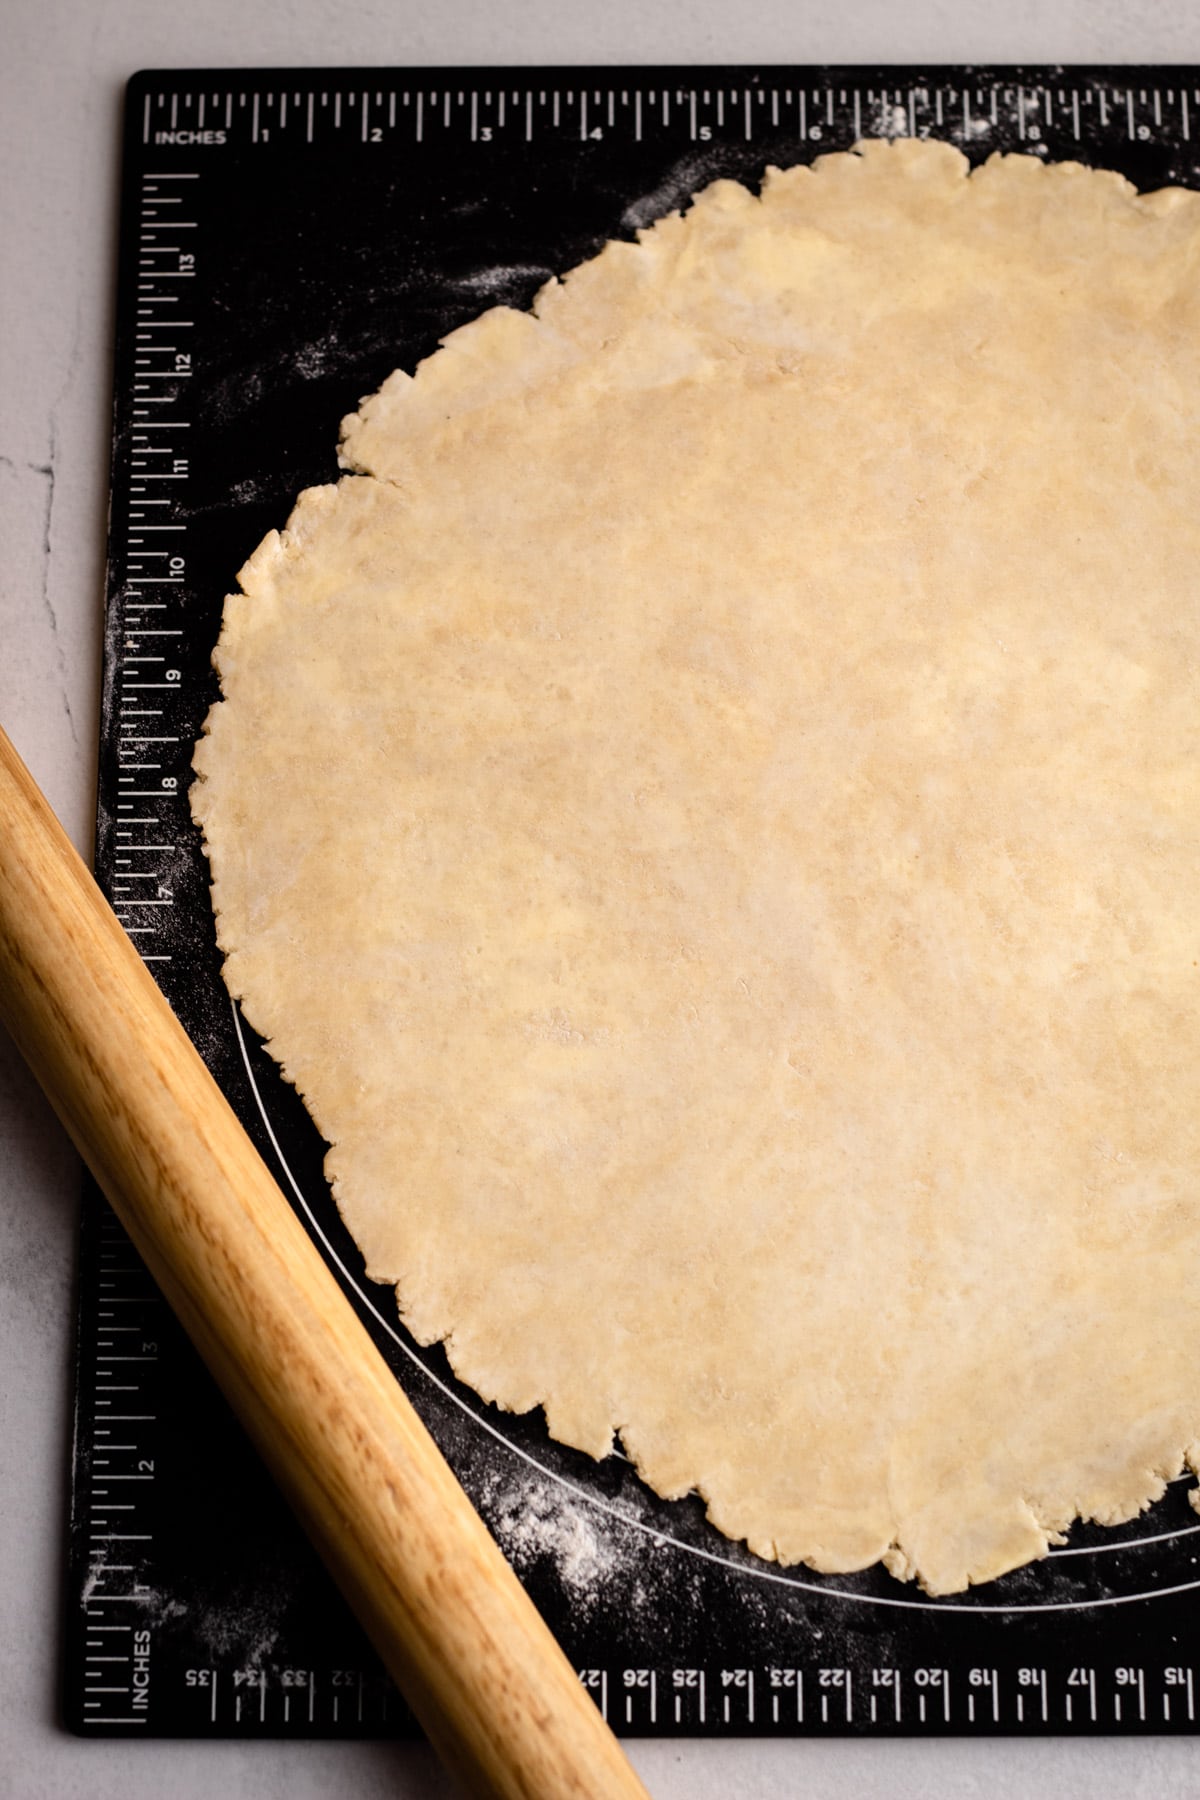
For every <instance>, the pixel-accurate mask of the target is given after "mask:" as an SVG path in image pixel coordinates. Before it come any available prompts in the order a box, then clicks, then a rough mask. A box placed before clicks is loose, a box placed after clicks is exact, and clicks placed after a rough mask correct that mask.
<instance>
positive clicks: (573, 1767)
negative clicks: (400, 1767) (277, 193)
mask: <svg viewBox="0 0 1200 1800" xmlns="http://www.w3.org/2000/svg"><path fill="white" fill-rule="evenodd" d="M0 1015H2V1016H3V1019H4V1022H5V1023H6V1024H7V1026H8V1028H9V1030H10V1031H11V1033H12V1035H13V1037H14V1039H15V1040H16V1042H17V1044H18V1046H19V1047H20V1049H21V1050H22V1052H23V1053H24V1055H25V1057H26V1058H27V1060H28V1062H29V1064H30V1066H31V1068H32V1069H33V1071H34V1073H35V1074H36V1076H37V1078H38V1080H39V1081H40V1082H41V1084H42V1086H43V1087H44V1088H45V1090H46V1092H47V1094H48V1095H49V1097H50V1099H51V1101H52V1102H53V1104H54V1106H55V1109H56V1110H57V1112H58V1114H59V1116H60V1117H61V1119H62V1121H63V1123H64V1124H65V1125H66V1127H67V1130H68V1131H69V1132H70V1133H71V1136H72V1137H73V1138H74V1140H75V1143H76V1145H77V1146H78V1148H79V1150H80V1152H81V1153H82V1155H83V1157H84V1159H85V1160H86V1162H87V1163H88V1164H89V1166H90V1168H91V1169H92V1172H93V1173H94V1175H95V1176H96V1178H97V1180H98V1181H99V1183H100V1186H101V1187H102V1188H103V1190H104V1192H105V1194H106V1195H107V1196H108V1198H109V1200H110V1202H111V1203H112V1206H113V1207H114V1209H115V1211H116V1212H117V1214H118V1216H119V1217H120V1219H121V1222H122V1224H123V1225H124V1226H125V1229H126V1230H127V1231H128V1233H129V1235H130V1237H131V1238H132V1239H133V1242H134V1244H135V1245H136V1246H137V1249H138V1251H139V1252H140V1254H141V1255H142V1257H143V1258H144V1259H145V1261H146V1263H147V1265H148V1266H149V1268H150V1271H151V1273H152V1274H153V1276H154V1278H155V1280H156V1281H157V1282H158V1284H159V1286H160V1287H161V1288H162V1290H163V1293H164V1294H165V1296H166V1298H167V1300H168V1301H169V1303H170V1304H171V1306H172V1307H173V1308H174V1310H175V1312H176V1313H177V1314H178V1316H179V1318H180V1319H181V1320H182V1321H183V1324H184V1326H185V1327H186V1329H187V1331H188V1332H189V1334H190V1336H191V1337H192V1339H193V1341H194V1342H195V1344H196V1345H197V1347H198V1349H199V1350H200V1352H201V1354H202V1355H203V1357H204V1358H205V1361H206V1362H207V1363H208V1365H209V1367H210V1369H212V1371H213V1373H214V1374H215V1376H216V1378H217V1380H218V1381H219V1382H220V1384H221V1386H222V1388H223V1389H224V1391H225V1394H226V1396H227V1397H228V1399H229V1400H230V1401H231V1402H232V1404H233V1407H234V1409H235V1411H236V1412H237V1413H238V1415H239V1417H240V1418H241V1420H242V1422H243V1424H244V1425H245V1426H246V1427H247V1428H248V1430H249V1432H250V1435H251V1436H252V1438H253V1439H254V1441H255V1443H256V1444H257V1446H258V1449H259V1450H260V1451H261V1453H262V1455H263V1456H264V1458H265V1459H266V1461H267V1463H268V1465H269V1466H270V1468H271V1469H272V1471H273V1473H274V1474H275V1477H276V1479H277V1480H278V1482H279V1485H280V1487H281V1488H282V1489H283V1491H284V1492H285V1494H286V1495H287V1497H288V1499H289V1500H290V1502H291V1504H292V1506H293V1507H294V1508H295V1510H296V1512H297V1513H298V1515H299V1517H300V1519H301V1521H302V1522H303V1524H304V1525H305V1527H306V1529H307V1530H308V1532H309V1534H310V1536H311V1537H312V1539H313V1541H314V1543H315V1544H316V1546H317V1548H318V1549H319V1551H320V1552H321V1554H322V1556H323V1557H324V1559H325V1561H326V1563H327V1565H328V1567H329V1568H330V1570H331V1571H332V1573H333V1575H334V1576H335V1578H336V1580H337V1581H338V1583H339V1585H340V1586H341V1588H342V1590H343V1592H344V1593H345V1594H346V1596H347V1598H348V1599H349V1601H350V1603H351V1605H352V1606H353V1607H354V1609H355V1611H356V1612H357V1614H358V1616H359V1618H360V1620H361V1621H362V1623H363V1625H364V1626H365V1627H366V1630H367V1632H368V1634H369V1635H370V1637H371V1639H372V1641H373V1643H374V1644H375V1647H376V1649H377V1650H378V1651H379V1654H380V1655H381V1657H382V1658H383V1661H384V1663H385V1664H386V1666H387V1668H388V1670H389V1672H390V1673H391V1674H392V1676H393V1677H394V1679H395V1680H396V1682H397V1683H398V1684H399V1686H400V1687H401V1689H402V1690H403V1692H404V1694H405V1695H406V1697H407V1699H408V1700H409V1702H410V1704H411V1705H412V1707H413V1710H414V1711H415V1712H416V1714H417V1717H418V1718H419V1719H420V1721H421V1723H422V1725H423V1726H424V1728H425V1730H426V1731H427V1733H428V1735H429V1737H430V1738H431V1740H432V1741H433V1743H434V1745H435V1746H436V1747H437V1748H438V1750H439V1751H440V1752H441V1754H442V1755H443V1756H444V1757H445V1759H446V1761H447V1762H448V1763H449V1764H450V1765H451V1766H452V1767H453V1768H454V1769H455V1770H456V1771H457V1772H458V1773H459V1775H460V1776H461V1777H462V1779H463V1780H464V1781H465V1782H466V1784H467V1787H468V1788H469V1789H470V1791H472V1792H474V1793H476V1794H480V1795H489V1796H491V1795H495V1796H503V1800H510V1797H511V1800H518V1796H520V1797H521V1800H568V1797H574V1796H578V1797H579V1800H585V1797H586V1800H630V1797H631V1796H642V1797H643V1800H645V1789H644V1788H643V1787H642V1784H641V1783H640V1781H639V1780H638V1779H637V1777H636V1775H635V1774H634V1773H633V1770H632V1769H631V1767H630V1765H629V1764H628V1762H627V1761H626V1760H625V1757H624V1755H623V1754H622V1752H621V1750H620V1748H619V1746H618V1745H617V1742H616V1740H615V1738H613V1736H612V1734H611V1733H610V1732H609V1730H608V1727H607V1726H606V1725H605V1724H604V1722H603V1720H602V1719H601V1717H600V1714H599V1713H598V1712H597V1711H596V1708H595V1706H594V1705H593V1703H592V1701H591V1700H590V1698H589V1697H588V1695H587V1694H586V1692H585V1691H584V1689H583V1688H582V1687H581V1685H580V1683H579V1681H578V1680H577V1678H576V1676H575V1673H574V1671H573V1670H572V1668H571V1666H570V1664H569V1663H568V1662H567V1660H566V1658H565V1656H563V1654H562V1652H561V1651H560V1650H559V1648H558V1646H557V1644H556V1643H555V1642H554V1640H553V1638H552V1637H551V1636H550V1633H549V1632H548V1630H547V1629H546V1627H545V1626H544V1625H543V1623H542V1621H541V1619H540V1618H539V1616H538V1614H537V1612H536V1611H535V1609H534V1607H533V1605H532V1603H531V1602H530V1601H529V1599H528V1598H527V1596H526V1595H525V1593H524V1590H523V1589H522V1588H521V1586H520V1583H519V1582H518V1581H517V1579H516V1577H515V1576H514V1575H513V1573H512V1571H511V1570H510V1569H509V1567H508V1565H507V1563H506V1562H505V1560H504V1558H503V1556H502V1555H501V1554H500V1551H499V1550H498V1549H497V1547H496V1545H495V1544H494V1543H493V1542H492V1539H491V1538H490V1536H489V1535H488V1533H487V1531H486V1529H485V1527H484V1525H483V1523H482V1521H481V1520H480V1519H479V1517H478V1515H477V1514H476V1513H475V1511H474V1510H473V1508H472V1507H471V1505H470V1502H469V1501H468V1500H467V1497H466V1495H465V1494H464V1493H463V1491H462V1489H461V1488H460V1487H459V1485H458V1483H457V1481H456V1480H455V1478H454V1476H453V1474H452V1473H451V1470H450V1468H449V1466H448V1465H447V1464H446V1463H445V1462H444V1461H443V1459H442V1457H441V1454H440V1453H439V1451H438V1450H437V1448H436V1446H435V1445H434V1443H433V1440H432V1439H431V1438H430V1436H429V1435H428V1433H427V1432H426V1430H425V1427H424V1426H423V1425H422V1424H421V1422H420V1420H419V1419H418V1417H417V1415H416V1413H415V1412H414V1411H413V1409H412V1407H411V1406H410V1405H409V1403H408V1401H407V1400H406V1399H405V1397H404V1395H403V1393H402V1391H401V1389H400V1387H399V1385H398V1383H397V1381H396V1379H395V1377H394V1375H393V1374H392V1373H391V1371H390V1370H389V1369H388V1367H387V1365H386V1363H385V1362H384V1361H383V1359H382V1358H381V1357H380V1356H379V1355H378V1353H377V1352H376V1350H375V1347H374V1345H373V1344H372V1343H371V1341H370V1339H369V1338H368V1336H367V1334H366V1332H365V1331H364V1330H363V1328H362V1326H361V1325H360V1324H359V1322H358V1320H357V1318H356V1317H355V1315H354V1312H353V1310H352V1308H351V1307H350V1305H349V1303H348V1302H347V1301H346V1300H345V1298H344V1297H343V1295H342V1294H341V1292H340V1290H339V1288H338V1286H337V1284H336V1282H335V1281H334V1279H333V1276H332V1275H331V1274H330V1272H329V1270H328V1269H327V1268H326V1266H325V1264H324V1263H323V1262H322V1260H321V1258H320V1256H319V1255H318V1253H317V1251H316V1250H315V1249H314V1247H313V1245H312V1244H311V1243H310V1241H309V1239H308V1237H307V1235H306V1233H305V1232H304V1230H303V1228H302V1226H301V1225H300V1223H299V1221H298V1220H297V1218H296V1216H295V1214H294V1213H293V1212H292V1209H291V1207H290V1206H289V1205H288V1203H287V1201H286V1200H285V1199H284V1197H283V1195H282V1194H281V1192H280V1190H279V1188H278V1187H277V1186H276V1184H275V1181H274V1180H273V1178H272V1176H271V1175H270V1173H269V1171H268V1170H267V1168H266V1166H265V1164H264V1163H263V1162H262V1161H261V1159H260V1158H259V1156H258V1153H257V1151H256V1150H255V1149H254V1146H253V1145H252V1144H251V1142H250V1140H249V1138H248V1137H247V1136H246V1134H245V1132H244V1131H243V1129H242V1127H241V1125H240V1124H239V1123H238V1121H237V1119H236V1118H235V1116H234V1114H233V1112H232V1111H231V1110H230V1108H229V1106H228V1105H227V1103H226V1101H225V1100H224V1098H223V1096H222V1095H221V1093H220V1091H219V1089H218V1088H217V1086H216V1085H215V1083H214V1082H213V1080H212V1078H211V1076H210V1075H209V1073H208V1071H207V1069H206V1068H205V1066H204V1063H203V1062H202V1061H201V1059H200V1057H199V1055H198V1054H197V1052H196V1051H195V1049H194V1048H193V1046H192V1044H191V1041H190V1040H189V1038H188V1037H187V1035H186V1033H185V1032H184V1030H183V1028H182V1027H181V1026H180V1025H179V1023H178V1022H177V1020H176V1018H175V1016H174V1014H173V1013H172V1011H171V1009H170V1007H169V1006H168V1004H167V1002H166V1001H165V1000H164V998H163V997H162V995H161V994H160V992H159V990H158V988H157V986H156V985H155V982H154V980H153V978H152V977H151V975H150V974H149V972H148V970H147V969H146V967H145V965H144V964H143V963H142V961H141V959H140V958H139V956H138V955H137V953H136V951H135V950H134V948H133V946H132V944H131V943H130V940H129V938H128V937H127V936H126V935H125V932H124V930H123V929H122V927H121V925H120V923H119V922H118V920H117V918H116V916H115V915H114V914H113V912H112V911H111V910H110V908H109V906H108V904H107V902H106V901H105V900H104V897H103V895H102V894H101V893H100V890H99V888H98V887H97V886H96V884H95V882H94V881H93V880H92V877H91V876H90V875H89V873H88V871H87V870H86V868H85V867H84V865H83V863H82V862H81V861H80V859H79V857H78V856H77V855H76V853H75V851H74V849H73V848H72V846H71V844H70V842H69V841H68V839H67V837H66V835H65V833H64V832H63V831H62V829H61V827H60V826H59V824H58V821H57V820H56V819H55V817H54V815H53V813H52V812H51V810H50V808H49V806H48V805H47V803H46V801H45V799H44V798H43V796H42V794H41V793H40V791H39V790H38V788H37V786H36V784H35V783H34V781H33V778H32V777H31V776H30V774H29V772H28V770H27V769H26V768H25V766H24V764H23V763H22V762H21V760H20V758H19V757H18V756H17V754H16V752H15V751H14V749H13V747H12V745H11V744H10V742H9V740H8V738H7V737H6V736H5V735H4V733H3V731H0Z"/></svg>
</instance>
